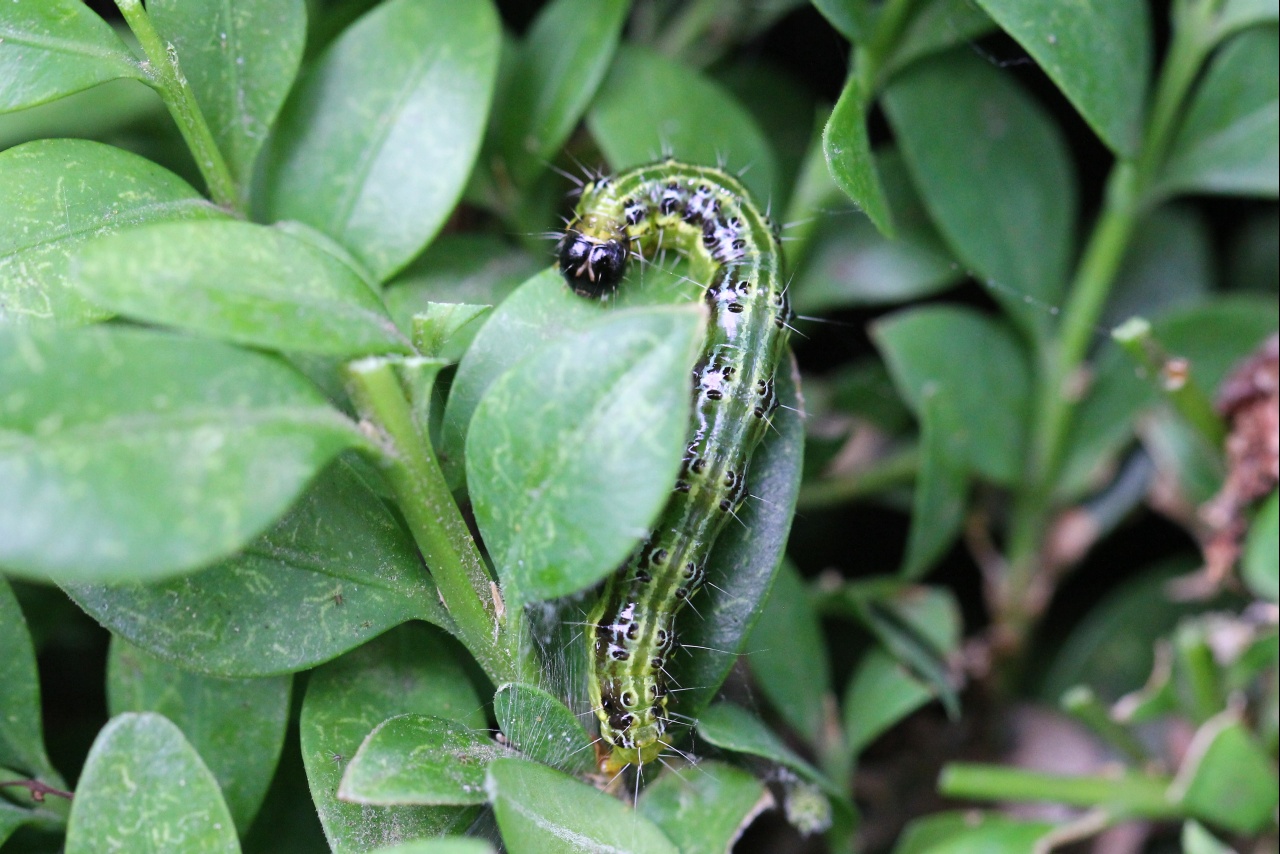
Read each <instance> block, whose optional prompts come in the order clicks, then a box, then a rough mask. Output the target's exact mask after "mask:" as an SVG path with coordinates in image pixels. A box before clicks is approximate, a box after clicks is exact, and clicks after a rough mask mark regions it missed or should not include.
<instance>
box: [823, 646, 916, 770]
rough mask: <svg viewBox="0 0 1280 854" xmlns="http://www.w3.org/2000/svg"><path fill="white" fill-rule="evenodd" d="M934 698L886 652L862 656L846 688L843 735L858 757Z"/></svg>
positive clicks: (878, 651) (874, 651)
mask: <svg viewBox="0 0 1280 854" xmlns="http://www.w3.org/2000/svg"><path fill="white" fill-rule="evenodd" d="M933 698H934V692H933V691H932V690H930V689H929V686H927V685H925V684H924V683H923V682H921V681H920V680H919V679H917V678H916V677H915V676H912V675H911V673H910V672H909V671H908V670H907V669H906V668H905V667H903V666H902V665H901V664H900V663H899V662H898V661H897V660H896V659H895V658H894V657H893V656H891V655H889V653H887V652H885V651H884V650H883V649H871V650H868V651H867V653H866V654H865V655H864V656H862V660H861V661H859V662H858V668H857V670H855V671H854V673H853V678H852V679H851V680H850V681H849V686H848V688H846V689H845V693H844V703H843V704H842V706H843V709H844V733H845V738H846V739H847V740H848V744H849V750H850V752H851V753H852V754H853V755H854V756H857V755H858V754H859V753H861V752H862V751H863V749H865V748H866V747H867V745H869V744H871V743H872V742H873V741H875V740H876V738H877V737H879V736H880V735H881V734H882V733H884V732H885V731H886V730H888V729H889V728H890V727H891V726H893V725H894V724H896V723H897V722H898V721H900V720H902V719H903V718H905V717H906V716H907V715H909V714H911V713H912V712H914V711H915V710H916V709H918V708H920V707H921V706H923V705H925V704H926V703H928V702H929V701H930V700H932V699H933Z"/></svg>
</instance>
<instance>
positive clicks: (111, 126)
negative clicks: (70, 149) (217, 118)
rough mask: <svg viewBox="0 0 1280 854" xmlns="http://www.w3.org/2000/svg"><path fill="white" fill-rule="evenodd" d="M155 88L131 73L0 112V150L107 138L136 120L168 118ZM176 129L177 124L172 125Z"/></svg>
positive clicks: (153, 120)
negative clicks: (44, 141)
mask: <svg viewBox="0 0 1280 854" xmlns="http://www.w3.org/2000/svg"><path fill="white" fill-rule="evenodd" d="M166 115H167V114H166V113H165V108H164V102H163V101H161V100H160V96H159V95H158V94H157V93H156V90H154V89H152V88H151V87H150V86H148V85H147V84H145V83H143V82H141V81H139V80H135V79H133V78H130V77H125V78H121V79H119V80H112V81H110V82H107V83H102V84H99V85H97V86H94V87H93V88H92V89H85V90H84V91H83V92H77V93H75V94H74V95H67V96H66V97H64V98H59V99H58V100H56V101H50V102H49V103H47V104H41V105H40V106H38V107H28V108H27V109H25V110H19V111H17V112H16V113H0V151H3V150H4V149H7V148H12V147H14V146H16V145H20V144H22V143H24V142H31V141H32V140H37V139H55V138H59V137H76V138H79V139H108V138H111V137H112V136H113V135H114V134H117V133H121V132H125V133H127V129H128V128H130V127H131V126H134V123H135V122H144V121H151V122H163V121H168V119H167V117H166ZM175 132H176V128H175Z"/></svg>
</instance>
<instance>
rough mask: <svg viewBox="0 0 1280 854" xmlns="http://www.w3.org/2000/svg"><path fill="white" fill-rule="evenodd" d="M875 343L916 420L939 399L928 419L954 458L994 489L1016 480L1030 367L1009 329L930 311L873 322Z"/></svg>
mask: <svg viewBox="0 0 1280 854" xmlns="http://www.w3.org/2000/svg"><path fill="white" fill-rule="evenodd" d="M872 338H873V339H874V341H875V343H876V346H877V347H878V348H879V350H880V352H881V353H882V354H883V355H884V358H885V361H886V362H888V364H889V371H890V373H891V374H892V375H893V380H894V383H895V384H896V385H897V387H898V393H899V394H901V395H902V397H903V399H904V400H905V401H906V402H907V404H908V405H909V406H910V407H911V408H912V410H913V411H914V412H915V413H916V416H917V417H918V418H919V417H922V416H923V413H924V399H925V397H926V396H928V395H930V394H933V395H936V398H937V399H936V409H937V411H936V412H935V413H932V414H935V415H937V419H936V422H935V425H936V426H937V427H938V428H940V430H941V431H942V432H943V434H944V435H943V436H942V437H940V438H941V440H942V441H943V442H945V443H946V447H947V448H948V449H949V450H950V452H951V455H952V458H953V459H960V460H963V461H964V462H965V465H966V466H967V467H968V468H969V470H970V471H972V472H974V473H976V474H979V475H981V476H983V477H985V478H988V479H990V480H993V481H995V482H997V483H1006V484H1013V483H1017V482H1018V481H1019V480H1020V478H1021V477H1022V464H1023V458H1024V452H1023V450H1024V444H1025V441H1026V430H1027V420H1028V418H1029V417H1030V406H1031V368H1030V365H1029V364H1028V359H1027V356H1026V353H1025V352H1024V350H1023V348H1022V345H1021V344H1020V343H1019V341H1018V339H1017V336H1016V335H1015V334H1014V332H1013V330H1011V329H1010V328H1009V327H1008V326H1006V325H1005V324H1003V323H1001V322H999V321H998V320H994V319H992V318H989V317H986V316H983V315H981V314H979V313H978V312H976V311H974V310H972V309H969V308H960V307H955V306H929V307H926V308H917V309H908V310H906V311H900V312H897V313H895V314H891V315H889V316H888V317H887V318H884V319H882V320H879V321H877V322H876V323H875V324H874V326H873V327H872Z"/></svg>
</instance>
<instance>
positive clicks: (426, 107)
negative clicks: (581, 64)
mask: <svg viewBox="0 0 1280 854" xmlns="http://www.w3.org/2000/svg"><path fill="white" fill-rule="evenodd" d="M499 36H500V33H499V27H498V17H497V14H496V13H495V12H494V10H493V7H492V5H491V4H490V3H489V2H487V0H485V1H484V2H474V3H456V2H452V0H391V2H388V3H383V4H381V5H379V6H378V7H376V8H375V9H373V10H372V11H370V12H369V13H367V14H366V15H364V16H363V17H362V18H360V20H359V21H357V22H356V23H355V24H353V25H352V26H351V27H349V28H348V29H347V30H346V31H345V32H344V33H343V34H342V36H341V37H339V39H338V40H337V41H336V42H334V43H333V44H332V45H330V46H329V48H328V49H327V50H326V51H325V53H324V55H323V56H321V57H320V59H319V60H317V62H316V64H315V65H314V66H313V67H312V68H311V70H310V71H309V72H308V73H307V74H306V75H305V77H304V78H303V80H302V81H301V83H300V84H299V87H298V88H297V90H296V91H295V92H294V94H293V96H292V97H291V98H290V100H289V102H288V104H287V105H286V107H285V110H284V112H283V114H282V115H281V118H280V128H279V131H278V135H277V137H276V139H275V140H274V142H273V145H272V148H271V156H272V161H273V162H272V166H271V168H270V169H269V170H268V175H269V176H270V177H269V178H268V183H267V186H266V198H265V201H266V206H267V208H268V210H269V211H270V212H271V215H272V216H275V217H277V218H280V219H297V220H301V221H302V222H305V223H307V224H308V225H312V226H315V227H316V228H318V229H320V230H321V231H323V232H325V233H326V234H328V235H330V236H331V237H334V238H335V239H337V240H338V241H339V242H340V243H342V244H343V245H344V246H346V247H347V248H349V249H350V250H351V251H352V252H354V253H355V254H356V256H357V257H358V258H360V260H361V261H363V262H364V263H365V264H366V265H368V267H369V268H370V269H371V270H372V271H373V273H374V275H375V276H376V277H377V279H378V280H379V281H384V280H386V279H387V278H389V277H390V276H391V274H393V273H395V272H396V271H397V270H399V269H400V268H402V267H404V265H405V264H407V263H408V262H409V260H410V259H411V258H413V256H415V255H417V254H418V252H419V251H421V249H422V248H423V247H424V246H425V245H426V244H427V243H428V242H429V241H430V240H431V238H432V237H434V236H435V234H436V232H437V231H439V230H440V227H441V226H442V225H443V224H444V221H445V218H446V217H447V216H448V215H449V213H450V212H451V211H452V210H453V207H454V205H455V204H456V202H457V201H458V198H459V196H461V195H462V189H463V186H464V185H465V183H466V180H467V176H468V174H470V171H471V166H472V162H473V161H474V160H475V157H476V153H477V152H478V151H479V148H480V137H481V135H482V133H483V132H484V127H485V122H486V119H487V118H488V112H489V100H490V96H491V95H492V90H493V81H494V77H495V75H496V73H497V65H498V49H499V43H500V38H499ZM357 164H358V165H357Z"/></svg>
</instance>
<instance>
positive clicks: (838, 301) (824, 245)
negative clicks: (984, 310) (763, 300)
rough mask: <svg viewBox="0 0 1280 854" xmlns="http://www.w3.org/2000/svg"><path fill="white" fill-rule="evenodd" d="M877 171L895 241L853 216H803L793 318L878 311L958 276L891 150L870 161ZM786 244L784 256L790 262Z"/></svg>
mask: <svg viewBox="0 0 1280 854" xmlns="http://www.w3.org/2000/svg"><path fill="white" fill-rule="evenodd" d="M876 163H877V171H878V173H879V175H880V179H881V180H882V181H883V183H884V191H885V195H886V197H887V198H888V200H889V204H890V206H891V207H892V208H893V217H894V225H895V227H896V230H897V237H896V238H895V239H893V240H890V239H889V238H887V237H885V236H884V235H882V234H880V232H879V231H877V230H876V228H875V226H873V225H872V224H871V222H870V221H869V220H867V219H866V218H865V217H863V216H860V215H858V214H856V213H854V212H853V211H845V210H837V211H834V212H830V213H828V212H827V206H826V204H820V205H818V206H817V208H818V209H817V210H812V211H804V212H799V211H788V214H787V216H788V218H792V216H793V215H799V214H800V213H804V215H806V216H813V217H815V218H816V220H817V222H816V224H815V225H814V227H813V231H812V235H813V236H812V238H811V240H810V242H811V244H812V245H811V247H807V248H808V252H807V253H806V255H805V257H804V258H803V260H801V262H800V265H799V269H798V270H797V271H796V274H795V279H794V282H793V284H792V286H791V300H792V304H793V305H794V306H795V308H796V311H797V312H799V313H802V314H813V313H815V312H820V311H824V310H829V309H832V308H843V307H846V306H862V305H882V304H885V303H895V302H905V301H907V300H910V299H917V298H920V297H925V296H929V295H931V294H934V293H937V292H938V291H940V290H942V289H943V288H946V287H948V286H950V285H952V284H955V283H956V282H958V281H959V280H960V279H962V278H963V277H964V275H965V274H964V271H963V270H962V269H960V266H959V265H958V264H956V263H955V261H953V260H952V259H951V256H950V255H949V253H948V252H947V250H946V247H945V246H943V244H942V240H941V238H939V237H938V234H937V231H936V230H935V229H934V227H933V224H932V223H931V222H930V221H929V219H928V214H927V213H925V211H924V207H923V205H922V204H921V202H920V199H919V197H918V196H917V195H916V192H915V189H914V188H913V187H912V186H911V180H910V178H909V177H908V176H907V172H906V168H905V166H904V165H903V162H902V158H901V157H899V156H898V153H897V152H896V151H893V150H889V151H882V152H880V153H879V154H877V155H876ZM793 245H794V244H787V252H788V257H793V256H792V254H791V247H792V246H793Z"/></svg>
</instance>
